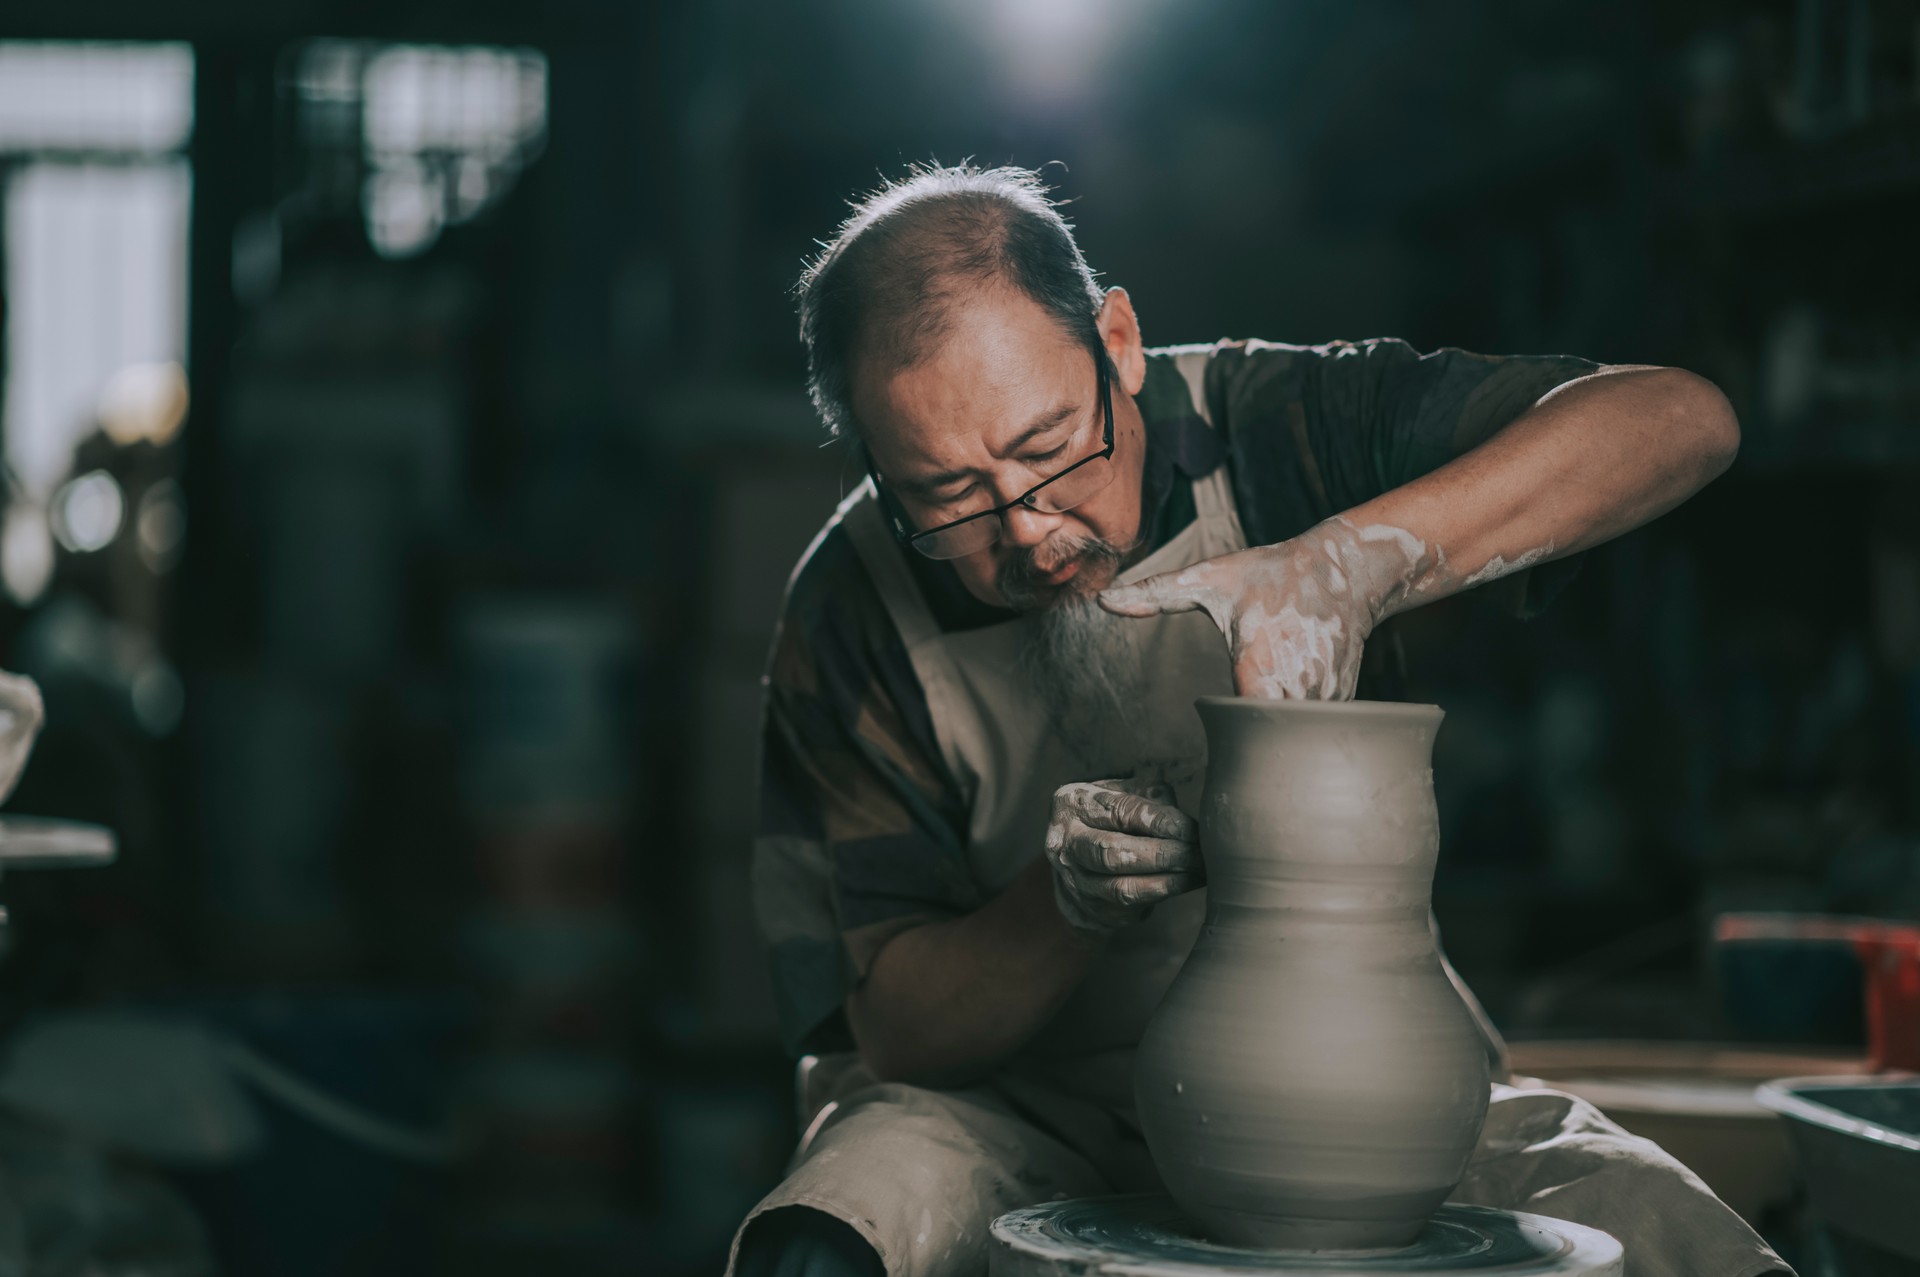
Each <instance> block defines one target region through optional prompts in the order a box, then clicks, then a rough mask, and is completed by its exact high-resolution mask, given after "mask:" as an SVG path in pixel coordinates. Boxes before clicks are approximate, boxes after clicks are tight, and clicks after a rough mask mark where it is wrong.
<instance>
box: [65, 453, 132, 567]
mask: <svg viewBox="0 0 1920 1277" xmlns="http://www.w3.org/2000/svg"><path fill="white" fill-rule="evenodd" d="M126 512H127V503H126V498H125V497H123V496H122V495H121V493H120V485H119V483H118V482H116V481H115V480H114V477H113V476H112V475H110V474H108V473H107V472H106V471H105V470H89V471H88V472H87V473H85V474H83V475H81V476H80V477H79V478H77V479H74V480H71V481H69V482H68V483H66V484H64V485H63V486H62V487H61V489H60V491H58V492H56V493H54V494H53V535H54V536H55V537H56V538H57V539H58V540H59V542H60V544H61V545H63V546H65V547H66V548H67V549H69V550H72V551H73V552H74V553H76V554H91V553H93V552H94V551H95V550H104V549H106V548H107V547H108V546H110V545H112V544H113V539H114V538H115V537H117V536H119V535H120V523H121V520H122V519H124V518H125V516H126Z"/></svg>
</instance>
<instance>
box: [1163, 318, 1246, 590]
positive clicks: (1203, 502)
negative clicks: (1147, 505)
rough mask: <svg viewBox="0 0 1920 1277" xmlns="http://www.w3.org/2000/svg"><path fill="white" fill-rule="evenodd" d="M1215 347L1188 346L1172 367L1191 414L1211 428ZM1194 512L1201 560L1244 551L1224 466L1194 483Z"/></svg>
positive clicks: (1217, 467)
mask: <svg viewBox="0 0 1920 1277" xmlns="http://www.w3.org/2000/svg"><path fill="white" fill-rule="evenodd" d="M1214 349H1215V348H1214V347H1212V346H1189V347H1185V348H1183V349H1181V350H1179V351H1177V352H1175V354H1174V356H1173V366H1174V367H1175V368H1177V369H1179V370H1180V375H1181V377H1183V378H1184V379H1185V380H1186V383H1187V393H1188V394H1189V395H1190V396H1192V398H1193V410H1194V412H1196V413H1198V414H1199V416H1200V420H1202V421H1204V422H1206V423H1207V428H1208V429H1212V428H1213V415H1212V414H1211V413H1210V412H1208V411H1207V365H1208V364H1209V363H1211V362H1212V361H1213V352H1214ZM1193 510H1194V516H1195V518H1196V519H1197V520H1198V521H1199V523H1200V527H1201V535H1202V536H1204V537H1205V538H1206V542H1205V550H1204V551H1203V553H1204V557H1206V558H1209V559H1217V558H1219V557H1220V556H1221V555H1223V554H1233V553H1235V552H1236V551H1239V550H1244V549H1246V548H1247V533H1246V530H1245V529H1244V528H1242V527H1241V526H1240V508H1239V506H1238V505H1237V504H1236V503H1235V502H1234V499H1233V484H1232V482H1231V481H1230V480H1229V479H1228V477H1227V467H1226V463H1224V462H1222V463H1221V464H1220V465H1217V466H1215V467H1214V468H1213V469H1212V470H1211V471H1210V472H1208V473H1207V474H1204V475H1202V476H1200V477H1199V478H1198V479H1195V480H1194V481H1193Z"/></svg>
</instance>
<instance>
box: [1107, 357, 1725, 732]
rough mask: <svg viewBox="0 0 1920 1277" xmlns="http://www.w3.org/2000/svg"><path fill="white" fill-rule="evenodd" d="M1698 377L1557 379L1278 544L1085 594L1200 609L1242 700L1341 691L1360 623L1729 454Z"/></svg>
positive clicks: (1482, 574) (1622, 520) (1350, 672)
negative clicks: (1464, 448) (1430, 461)
mask: <svg viewBox="0 0 1920 1277" xmlns="http://www.w3.org/2000/svg"><path fill="white" fill-rule="evenodd" d="M1739 442H1740V428H1739V424H1738V422H1737V421H1736V420H1735V418H1734V414H1733V409H1732V407H1731V406H1730V405H1729V404H1728V403H1727V400H1726V396H1724V395H1723V394H1721V393H1720V391H1719V389H1718V388H1717V387H1715V386H1714V385H1713V383H1711V382H1709V381H1707V380H1706V379H1705V378H1702V377H1699V376H1696V375H1695V374H1693V373H1690V372H1686V371H1684V370H1682V369H1678V368H1653V367H1640V366H1615V367H1609V368H1603V369H1601V370H1600V371H1598V372H1595V373H1592V374H1590V375H1588V376H1585V377H1581V378H1578V379H1576V380H1574V381H1570V382H1567V383H1566V384H1565V385H1563V386H1560V387H1558V388H1557V389H1555V390H1553V391H1551V392H1550V393H1548V394H1546V395H1544V396H1542V397H1541V398H1540V400H1539V401H1538V402H1536V403H1535V404H1534V405H1533V407H1531V408H1530V409H1528V410H1527V411H1526V412H1524V413H1522V414H1521V415H1520V416H1519V417H1517V418H1515V419H1514V420H1513V421H1512V422H1510V423H1509V424H1508V425H1507V426H1506V427H1505V428H1503V429H1502V430H1500V431H1499V432H1498V433H1496V434H1495V435H1493V436H1492V437H1491V438H1490V439H1488V440H1487V441H1486V442H1485V443H1483V444H1481V445H1480V446H1479V447H1477V448H1474V449H1473V450H1471V451H1469V452H1467V453H1464V454H1462V455H1461V456H1459V457H1457V458H1455V459H1454V460H1453V461H1451V462H1449V463H1447V464H1446V465H1444V466H1441V467H1440V468H1439V469H1437V470H1434V471H1433V472H1431V473H1430V474H1427V475H1424V476H1422V477H1420V478H1419V479H1416V480H1414V481H1413V482H1411V483H1408V484H1406V485H1405V486H1403V487H1399V488H1395V489H1393V490H1392V491H1390V492H1386V493H1383V494H1382V495H1380V496H1378V497H1375V498H1374V499H1373V500H1371V501H1367V502H1365V503H1363V504H1361V505H1358V506H1355V507H1354V508H1353V509H1351V510H1348V511H1347V512H1346V513H1344V514H1341V515H1337V516H1335V517H1334V518H1331V519H1328V520H1327V521H1325V522H1324V523H1321V524H1319V525H1317V526H1315V527H1313V528H1310V529H1308V530H1307V531H1306V532H1304V533H1302V534H1301V535H1300V536H1298V537H1295V538H1294V539H1293V540H1291V541H1284V542H1281V543H1280V544H1279V545H1273V546H1261V547H1259V548H1256V549H1251V550H1244V551H1242V552H1240V553H1239V554H1231V555H1227V556H1225V557H1223V558H1218V559H1212V560H1209V561H1208V562H1205V563H1200V564H1196V565H1195V566H1193V567H1190V568H1187V569H1185V570H1184V571H1180V572H1173V573H1168V574H1166V575H1164V576H1158V577H1154V578H1152V579H1150V580H1147V581H1142V582H1140V583H1139V584H1137V585H1132V586H1125V587H1120V588H1116V589H1111V590H1108V591H1107V592H1105V593H1104V594H1102V595H1101V596H1100V601H1101V603H1102V604H1103V605H1104V606H1105V607H1106V608H1107V609H1108V610H1109V611H1113V612H1117V613H1120V614H1121V615H1123V616H1152V615H1155V614H1158V613H1161V612H1181V611H1192V610H1195V609H1199V610H1204V611H1205V612H1207V613H1208V614H1209V615H1210V616H1212V618H1213V619H1214V621H1215V623H1216V624H1218V625H1219V626H1220V630H1221V632H1222V633H1223V634H1225V635H1226V637H1227V641H1228V644H1229V647H1230V648H1231V650H1232V654H1233V662H1234V680H1235V683H1236V684H1237V686H1238V688H1239V691H1240V694H1241V695H1242V696H1265V697H1302V698H1320V699H1347V698H1350V697H1351V696H1352V695H1353V692H1354V686H1355V683H1356V681H1357V680H1358V677H1359V670H1360V654H1361V649H1362V647H1363V645H1364V644H1365V642H1366V639H1367V636H1368V635H1369V634H1371V633H1372V631H1373V627H1374V626H1376V625H1377V624H1379V623H1380V621H1382V620H1384V619H1385V618H1386V617H1389V616H1392V615H1394V614H1395V613H1397V612H1402V611H1405V610H1407V609H1408V608H1411V607H1417V606H1419V605H1420V604H1422V603H1429V602H1432V601H1433V600H1435V599H1440V598H1445V597H1446V596H1447V595H1449V594H1454V593H1457V592H1458V591H1460V590H1463V589H1467V588H1469V587H1471V586H1475V585H1479V584H1482V583H1483V582H1486V581H1491V580H1494V579H1495V578H1497V577H1501V576H1505V575H1506V574H1508V573H1510V572H1515V571H1518V570H1520V569H1521V568H1525V567H1528V566H1530V565H1532V564H1534V563H1539V562H1543V561H1545V560H1549V559H1557V558H1561V557H1563V556H1565V555H1569V554H1575V553H1578V552H1579V551H1581V550H1585V549H1588V548H1589V547H1591V546H1594V545H1598V544H1599V543H1600V542H1602V541H1606V540H1608V539H1610V538H1612V537H1616V536H1618V535H1620V534H1621V533H1623V532H1626V531H1628V530H1630V529H1632V528H1635V527H1638V526H1639V525H1641V524H1642V523H1645V522H1647V521H1648V520H1650V519H1653V518H1655V517H1656V516H1658V515H1660V514H1663V513H1665V512H1666V511H1668V510H1670V509H1672V508H1673V507H1674V506H1676V505H1678V504H1680V502H1682V501H1684V500H1686V499H1687V498H1688V497H1689V496H1691V495H1692V494H1693V493H1695V492H1697V491H1698V490H1699V489H1700V488H1702V487H1704V486H1705V485H1706V484H1707V483H1708V482H1709V481H1711V480H1712V479H1713V478H1714V477H1716V476H1717V475H1719V474H1720V473H1721V472H1722V471H1724V470H1725V469H1726V468H1727V466H1728V465H1730V464H1731V463H1732V461H1733V455H1734V453H1735V451H1736V450H1737V449H1738V447H1739Z"/></svg>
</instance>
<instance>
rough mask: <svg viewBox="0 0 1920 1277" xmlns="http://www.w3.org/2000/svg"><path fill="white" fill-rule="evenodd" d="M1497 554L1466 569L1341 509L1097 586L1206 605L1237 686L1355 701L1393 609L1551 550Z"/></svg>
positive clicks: (1125, 607)
mask: <svg viewBox="0 0 1920 1277" xmlns="http://www.w3.org/2000/svg"><path fill="white" fill-rule="evenodd" d="M1553 551H1554V546H1553V544H1552V543H1551V542H1549V543H1548V544H1546V545H1544V546H1539V547H1536V548H1534V549H1531V550H1527V551H1525V552H1523V553H1521V554H1519V555H1518V556H1516V557H1515V558H1513V559H1511V560H1509V559H1506V558H1503V557H1502V556H1500V555H1495V556H1494V557H1493V558H1492V559H1490V560H1488V562H1487V563H1486V564H1485V565H1483V566H1482V567H1480V568H1478V569H1477V570H1475V571H1474V572H1472V573H1471V574H1469V575H1467V576H1465V577H1464V578H1463V577H1462V576H1461V575H1460V573H1459V572H1458V571H1457V570H1456V569H1455V568H1454V567H1453V565H1452V564H1451V563H1449V562H1448V559H1447V555H1446V554H1445V552H1443V551H1442V550H1441V548H1440V547H1439V546H1438V545H1435V544H1434V543H1433V542H1431V541H1428V540H1425V539H1424V538H1422V537H1420V536H1418V535H1416V534H1414V533H1413V532H1410V531H1408V530H1407V529H1406V528H1402V527H1396V526H1394V525H1392V524H1387V523H1369V524H1364V525H1358V524H1355V523H1354V522H1352V521H1351V520H1349V519H1347V518H1346V517H1345V516H1342V515H1336V516H1334V517H1333V518H1331V519H1328V520H1326V521H1324V522H1322V523H1320V524H1317V525H1316V526H1314V527H1312V528H1309V529H1308V530H1307V531H1306V532H1304V533H1302V534H1301V535H1299V536H1297V537H1295V538H1294V539H1293V540H1291V541H1283V542H1281V543H1280V544H1279V545H1273V546H1265V547H1261V548H1259V549H1253V550H1243V551H1241V552H1240V553H1238V554H1229V555H1226V556H1224V557H1222V558H1218V559H1210V560H1208V561H1207V562H1205V563H1196V564H1194V565H1193V566H1192V567H1189V568H1186V569H1183V570H1182V571H1179V572H1174V573H1169V574H1168V575H1166V576H1158V577H1154V578H1152V579H1151V580H1147V581H1142V582H1140V583H1139V584H1137V585H1130V586H1120V587H1116V588H1114V589H1110V590H1107V591H1105V592H1104V593H1102V594H1101V595H1100V596H1099V600H1100V605H1101V606H1102V607H1104V608H1106V609H1107V610H1108V611H1110V612H1117V613H1119V614H1120V615H1122V616H1154V615H1157V614H1159V613H1162V612H1183V611H1203V612H1205V613H1206V614H1207V615H1208V616H1210V617H1212V618H1213V622H1214V624H1215V625H1217V626H1219V627H1220V632H1221V633H1222V634H1224V635H1225V636H1226V638H1227V646H1228V649H1229V651H1230V653H1231V655H1232V658H1233V678H1234V686H1235V687H1236V689H1237V690H1238V691H1239V693H1240V695H1242V696H1249V697H1257V698H1262V699H1267V700H1351V699H1352V698H1353V694H1354V692H1355V690H1356V689H1357V687H1358V685H1359V681H1360V657H1361V654H1362V653H1363V651H1364V650H1365V648H1366V642H1367V639H1368V637H1369V636H1371V635H1372V633H1373V631H1374V627H1375V626H1377V625H1379V623H1380V622H1381V621H1382V620H1384V619H1386V618H1387V617H1389V616H1392V615H1394V614H1395V613H1398V612H1403V611H1405V610H1406V609H1408V608H1410V607H1415V606H1417V605H1419V604H1421V603H1424V602H1428V601H1430V600H1432V599H1435V598H1441V597H1444V596H1446V595H1448V594H1452V593H1454V592H1455V591H1456V590H1460V589H1465V588H1469V587H1472V586H1475V585H1479V584H1481V583H1483V582H1486V581H1491V580H1494V579H1496V578H1498V577H1502V576H1505V575H1507V574H1508V573H1511V572H1518V571H1520V570H1521V569H1522V568H1525V567H1528V566H1529V565H1531V564H1533V563H1536V562H1538V561H1539V560H1541V559H1543V558H1546V557H1547V556H1548V555H1550V554H1552V553H1553Z"/></svg>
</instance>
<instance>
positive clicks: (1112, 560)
mask: <svg viewBox="0 0 1920 1277" xmlns="http://www.w3.org/2000/svg"><path fill="white" fill-rule="evenodd" d="M1043 553H1045V554H1046V563H1047V566H1045V567H1042V566H1041V562H1042V559H1041V555H1042V554H1043ZM1125 557H1126V552H1125V551H1124V550H1122V549H1121V548H1120V547H1119V546H1117V545H1115V544H1113V542H1111V541H1108V540H1106V539H1104V538H1102V537H1097V536H1076V535H1071V534H1060V535H1056V536H1054V537H1050V538H1049V539H1047V540H1045V541H1042V542H1041V543H1040V544H1039V545H1037V546H1035V547H1034V548H1033V549H1031V550H1029V551H1027V552H1026V553H1024V554H1020V555H1016V556H1013V557H1011V558H1008V559H1007V560H1006V561H1005V562H1004V563H1002V564H1001V565H1000V569H999V571H997V572H996V573H994V581H993V583H994V586H995V587H996V588H997V589H998V590H999V591H1000V597H1001V598H1003V599H1005V600H1006V601H1007V602H1008V604H1010V605H1011V606H1012V607H1013V608H1014V609H1015V610H1016V611H1022V612H1025V611H1032V610H1034V609H1036V608H1040V607H1044V606H1046V605H1048V604H1050V603H1052V602H1054V601H1055V600H1057V599H1058V598H1059V597H1060V596H1061V595H1062V594H1071V593H1074V589H1073V587H1074V584H1075V582H1076V581H1078V580H1080V579H1081V578H1082V577H1086V576H1088V575H1089V573H1088V571H1087V569H1089V568H1093V569H1099V568H1103V567H1116V568H1117V567H1118V566H1119V565H1120V563H1121V561H1122V560H1123V559H1125ZM1074 562H1077V563H1079V564H1080V567H1081V570H1080V572H1079V573H1078V574H1077V575H1076V576H1075V578H1074V580H1072V581H1068V582H1066V583H1064V584H1062V585H1055V584H1053V583H1052V582H1050V581H1048V580H1047V578H1048V577H1049V576H1052V575H1053V574H1054V573H1056V572H1058V571H1059V570H1060V569H1061V568H1063V567H1065V566H1066V565H1067V564H1069V563H1074Z"/></svg>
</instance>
